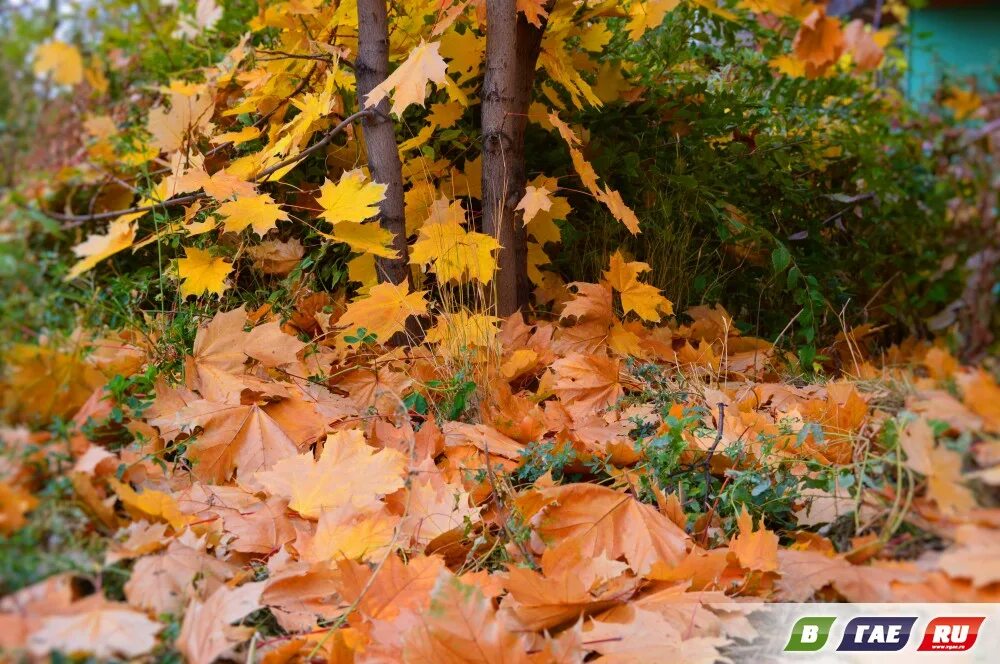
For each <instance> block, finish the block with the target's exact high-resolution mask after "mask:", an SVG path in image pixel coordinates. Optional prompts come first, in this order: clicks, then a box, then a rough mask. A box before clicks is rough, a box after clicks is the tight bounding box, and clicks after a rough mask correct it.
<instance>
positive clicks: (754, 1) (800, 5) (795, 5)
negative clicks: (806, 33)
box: [736, 0, 813, 20]
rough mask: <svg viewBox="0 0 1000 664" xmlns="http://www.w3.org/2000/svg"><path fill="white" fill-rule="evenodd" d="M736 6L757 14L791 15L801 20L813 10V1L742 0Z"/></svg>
mask: <svg viewBox="0 0 1000 664" xmlns="http://www.w3.org/2000/svg"><path fill="white" fill-rule="evenodd" d="M736 6H737V7H739V8H740V9H746V10H749V11H752V12H754V13H755V14H765V13H766V14H773V15H774V16H780V17H784V16H791V17H792V18H797V19H799V20H801V19H803V18H805V17H806V16H808V15H809V14H810V13H811V12H812V10H813V3H812V2H809V0H740V1H739V2H738V3H737V4H736Z"/></svg>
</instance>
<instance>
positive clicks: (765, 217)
mask: <svg viewBox="0 0 1000 664" xmlns="http://www.w3.org/2000/svg"><path fill="white" fill-rule="evenodd" d="M744 29H747V26H744V25H740V26H738V29H737V26H735V25H734V24H732V23H729V22H727V21H724V20H721V19H716V18H713V17H708V16H706V15H705V14H704V12H701V11H699V10H692V9H690V6H688V9H683V8H679V9H678V10H675V11H674V12H671V13H670V14H669V15H668V17H667V20H666V21H665V22H664V24H663V26H662V27H661V28H660V29H658V30H656V31H653V32H651V33H649V34H648V35H647V36H646V37H645V38H644V39H643V40H642V41H641V42H639V43H637V44H635V45H631V46H628V47H626V48H623V49H622V51H621V55H620V57H621V61H620V62H621V64H622V66H623V67H624V68H625V69H626V70H627V71H629V72H630V74H631V77H632V80H633V81H635V82H636V83H639V84H642V85H643V86H645V87H646V88H648V90H647V91H646V93H645V95H644V97H643V99H642V100H641V101H639V102H637V103H630V104H625V103H615V104H609V105H607V106H605V107H603V108H601V109H599V111H596V112H590V113H585V114H581V116H580V122H581V124H583V125H584V126H585V127H587V128H588V130H589V131H590V136H591V144H590V146H589V148H588V150H589V152H588V156H589V157H590V158H591V159H592V161H593V163H594V165H595V167H596V168H597V170H598V172H599V173H602V174H609V175H610V176H611V179H612V181H613V183H614V185H615V186H617V187H619V188H620V189H621V190H622V192H623V196H624V197H625V199H626V200H628V201H630V202H633V203H634V204H635V205H636V207H637V210H636V211H637V213H638V215H639V217H640V220H641V221H642V230H643V233H642V235H640V236H638V237H635V238H633V237H631V236H630V235H629V234H628V233H627V232H626V231H625V230H624V229H623V228H622V227H621V225H620V224H618V223H617V222H615V221H614V220H612V219H610V218H609V216H608V215H606V214H602V213H601V212H600V210H598V209H596V206H593V205H591V204H590V203H589V202H588V201H587V200H586V199H585V198H584V197H579V199H578V200H574V205H575V206H577V208H578V212H577V214H576V215H574V217H573V219H572V220H571V222H570V224H569V227H568V228H566V229H565V230H564V249H563V251H562V252H561V258H560V259H557V262H558V265H559V267H560V269H562V270H564V271H565V272H568V273H570V274H571V275H572V277H573V278H577V279H582V280H593V279H594V278H596V277H597V276H598V275H599V272H600V270H601V269H602V268H603V266H604V265H605V264H606V260H607V255H608V254H609V253H610V252H611V251H613V250H614V249H615V248H617V247H618V246H621V245H623V244H624V245H625V246H628V247H629V248H630V249H631V251H632V252H633V253H634V254H635V256H636V258H637V259H639V260H644V261H646V262H648V263H650V264H651V265H652V267H653V271H652V274H653V275H654V283H655V284H656V285H657V286H659V287H661V288H663V289H664V291H665V293H666V295H667V296H668V297H670V298H671V299H672V300H674V302H675V304H677V305H678V306H677V307H676V308H677V309H678V310H679V311H682V310H683V309H684V308H685V307H687V306H690V305H693V304H700V303H706V304H713V303H721V304H722V305H724V306H725V307H726V308H727V309H729V310H730V312H731V313H733V314H734V316H735V318H736V319H737V320H739V321H745V322H746V323H747V327H748V328H749V329H748V330H747V331H749V332H751V333H753V334H756V335H759V336H763V337H765V338H768V339H775V338H779V337H781V338H783V340H784V341H785V342H789V344H790V345H792V346H793V347H794V348H796V349H797V351H798V354H799V361H800V364H801V367H802V369H803V370H804V371H811V370H812V369H813V366H814V364H815V363H816V362H817V361H818V360H822V359H823V358H822V357H820V356H819V353H818V349H819V348H820V347H822V345H823V344H824V343H825V342H827V341H828V340H829V339H830V338H831V336H832V335H833V334H836V333H837V332H840V331H841V330H842V326H843V324H844V323H845V322H846V323H847V324H848V325H854V324H858V323H860V322H888V323H891V324H892V327H891V328H890V332H889V333H890V334H892V335H893V336H894V338H899V337H901V336H904V335H906V334H913V333H917V334H919V333H922V332H923V331H924V329H925V327H924V323H923V320H924V318H926V317H927V316H930V315H932V314H933V313H935V312H936V311H938V310H939V309H940V308H941V307H942V306H943V305H944V304H945V303H947V302H950V301H951V300H952V299H954V298H955V297H957V296H958V294H959V293H960V288H961V282H960V281H959V280H958V279H955V278H953V276H951V275H948V277H947V278H945V279H942V278H941V275H939V274H937V272H938V268H939V266H940V264H941V261H942V259H943V258H944V256H945V254H946V252H947V251H948V250H949V246H948V245H949V240H950V238H949V236H948V231H949V227H950V225H949V223H948V221H947V215H946V214H945V210H944V202H945V197H944V195H943V194H944V192H945V191H947V189H948V188H947V187H946V186H944V185H942V183H941V182H940V179H939V177H940V176H939V174H938V173H937V172H936V168H935V163H934V159H935V156H934V155H933V154H929V153H927V152H926V151H925V150H924V149H923V147H924V146H923V144H922V141H923V138H922V134H921V131H922V127H921V125H920V124H919V120H920V119H919V118H917V117H911V116H909V115H908V111H907V110H906V108H905V106H904V105H902V104H901V103H900V102H899V100H898V98H897V93H896V92H895V91H894V89H893V88H892V86H891V81H892V77H893V76H894V75H895V74H894V72H893V70H892V69H891V67H890V68H888V69H886V70H884V71H883V72H882V75H883V76H884V77H885V79H886V82H885V83H883V85H882V87H875V86H872V85H871V83H870V80H869V79H868V78H866V77H864V76H861V77H858V76H856V75H849V74H836V75H833V76H830V77H827V78H820V79H816V80H808V79H804V78H790V77H786V76H782V75H780V74H777V73H776V72H775V71H774V70H773V69H772V67H771V66H770V65H769V64H768V60H769V58H771V57H773V56H775V55H777V54H778V53H779V52H781V51H782V50H783V49H784V50H787V46H788V45H787V42H786V41H784V40H783V39H782V38H781V37H780V36H778V35H777V34H776V33H774V32H772V31H769V30H767V29H766V28H763V27H760V26H754V27H752V28H749V29H750V30H752V31H753V32H755V33H756V34H755V36H756V37H759V42H760V43H762V44H764V50H763V51H762V52H760V51H757V50H755V49H751V48H748V47H747V46H746V43H747V40H746V39H745V33H741V32H739V30H744ZM692 35H695V38H692ZM622 41H623V42H625V40H624V39H622ZM531 137H532V138H534V139H535V140H538V141H539V142H540V143H541V142H544V141H549V142H548V143H546V145H548V146H549V147H548V148H546V149H547V150H550V151H551V150H552V149H553V148H554V149H556V150H558V146H556V145H555V144H554V143H552V142H551V139H549V138H548V137H547V136H543V135H541V134H536V133H533V134H532V135H531ZM546 149H543V148H542V147H541V145H539V146H537V147H536V148H535V149H533V150H529V153H530V154H544V153H545V151H546ZM546 167H548V164H546ZM547 172H548V171H547ZM581 267H582V269H581ZM949 298H950V299H949ZM783 332H784V334H783V335H782V333H783Z"/></svg>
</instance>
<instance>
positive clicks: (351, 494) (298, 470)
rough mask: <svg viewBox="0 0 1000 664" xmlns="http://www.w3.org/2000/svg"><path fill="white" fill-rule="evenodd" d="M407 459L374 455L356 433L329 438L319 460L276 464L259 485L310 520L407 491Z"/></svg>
mask: <svg viewBox="0 0 1000 664" xmlns="http://www.w3.org/2000/svg"><path fill="white" fill-rule="evenodd" d="M405 467H406V457H404V456H403V455H402V454H401V453H400V452H397V451H396V450H391V449H384V450H381V451H379V450H376V449H375V448H373V447H370V446H369V445H368V444H367V443H366V442H365V437H364V434H363V433H361V432H360V431H357V430H350V431H338V432H337V433H332V434H329V435H328V436H327V438H326V444H325V445H324V446H323V452H322V453H321V454H320V456H319V459H316V460H314V459H313V456H312V454H311V453H308V452H307V453H305V454H299V455H297V456H293V457H290V458H287V459H284V460H282V461H279V462H277V463H276V464H275V465H274V468H273V469H271V470H269V471H263V472H258V473H257V474H256V478H257V481H258V482H260V483H261V485H263V486H264V488H265V489H267V491H269V492H270V493H271V494H273V495H277V496H282V497H283V498H287V499H288V506H289V507H290V508H291V509H293V510H295V511H296V512H298V513H299V514H301V515H302V516H304V517H307V518H310V519H317V518H319V517H320V515H321V514H322V512H323V511H324V510H335V509H337V508H340V507H344V506H351V507H353V508H354V509H356V510H361V509H366V508H371V507H374V506H376V505H377V504H378V500H379V498H380V497H381V496H383V495H385V494H388V493H392V492H393V491H395V490H396V489H399V488H400V487H402V486H403V470H404V468H405Z"/></svg>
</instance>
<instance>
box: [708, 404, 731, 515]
mask: <svg viewBox="0 0 1000 664" xmlns="http://www.w3.org/2000/svg"><path fill="white" fill-rule="evenodd" d="M718 406H719V422H718V424H717V425H716V431H715V441H714V442H713V443H712V446H711V447H710V448H708V453H706V454H705V460H704V461H703V462H702V463H704V465H705V508H706V509H708V508H709V503H710V495H709V490H710V489H711V488H712V484H711V482H712V455H714V454H715V449H716V448H717V447H718V446H719V443H721V442H722V431H723V429H724V428H725V423H726V404H724V403H722V402H721V401H720V402H719V403H718Z"/></svg>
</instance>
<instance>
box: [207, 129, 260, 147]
mask: <svg viewBox="0 0 1000 664" xmlns="http://www.w3.org/2000/svg"><path fill="white" fill-rule="evenodd" d="M259 136H260V129H258V128H257V127H255V126H254V125H247V126H245V127H243V128H241V129H240V130H239V131H229V132H226V133H224V134H217V135H216V136H213V137H212V142H213V143H215V144H219V143H232V144H234V145H239V144H240V143H246V142H247V141H252V140H253V139H255V138H257V137H259Z"/></svg>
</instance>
